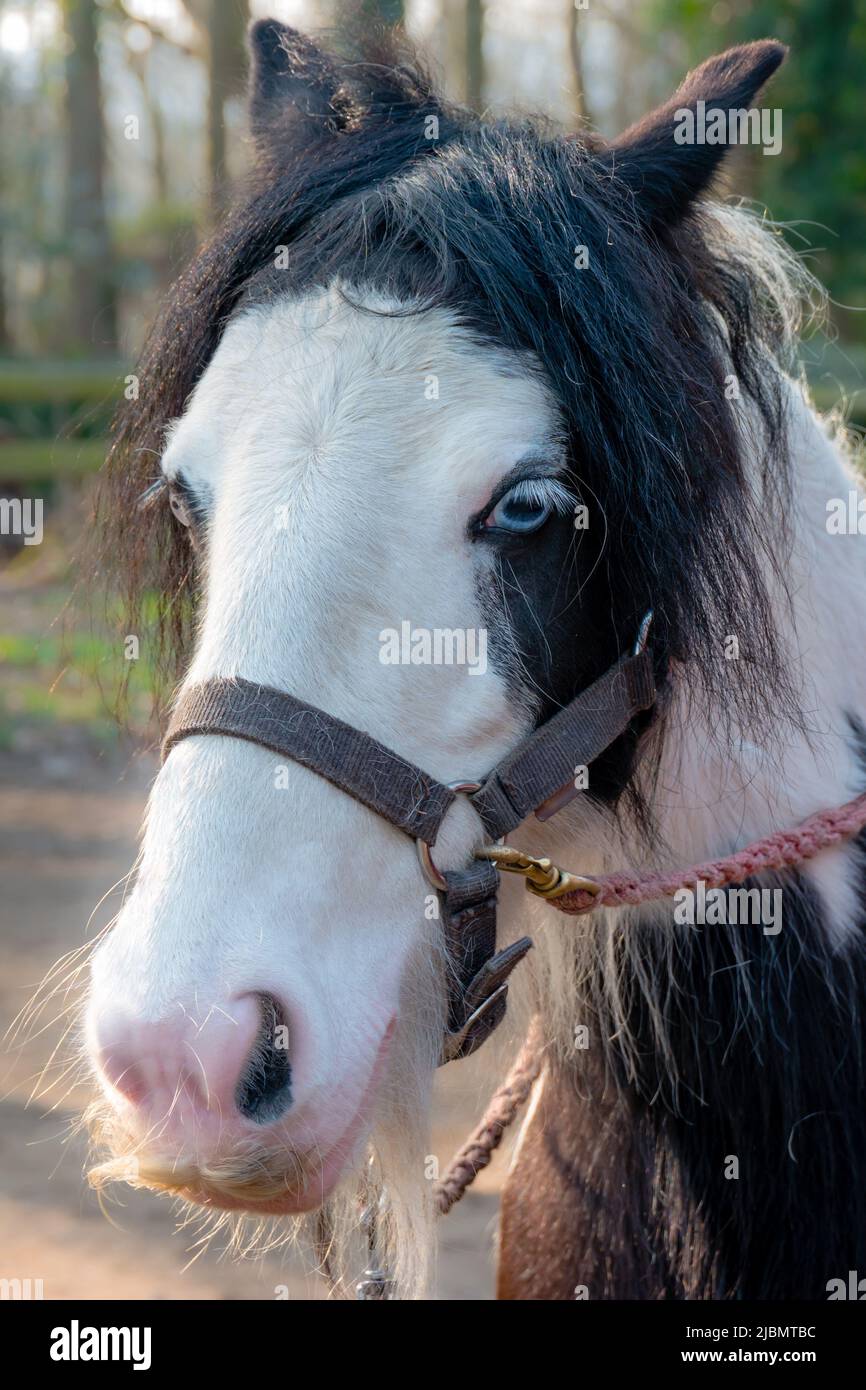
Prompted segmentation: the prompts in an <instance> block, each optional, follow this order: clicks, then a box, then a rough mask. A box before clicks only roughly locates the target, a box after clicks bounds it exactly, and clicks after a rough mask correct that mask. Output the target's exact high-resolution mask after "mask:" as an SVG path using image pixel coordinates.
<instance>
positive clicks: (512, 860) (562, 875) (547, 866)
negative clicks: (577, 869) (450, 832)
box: [475, 845, 601, 898]
mask: <svg viewBox="0 0 866 1390" xmlns="http://www.w3.org/2000/svg"><path fill="white" fill-rule="evenodd" d="M475 858H476V859H489V860H490V862H491V864H495V865H496V867H497V869H501V870H502V871H503V872H504V873H508V874H521V875H522V876H523V878H525V879H526V887H527V889H528V891H529V892H530V893H534V894H535V896H536V897H537V898H561V897H563V896H564V895H565V894H566V893H577V892H583V893H591V894H592V895H593V897H595V895H596V893H599V892H600V891H601V884H599V883H597V882H596V880H595V879H594V878H585V877H584V876H583V875H582V874H570V873H569V872H568V871H567V870H566V869H560V868H559V866H558V865H557V864H554V863H552V862H551V860H550V859H548V858H547V857H546V856H545V857H544V858H539V857H537V856H536V855H534V854H525V853H524V851H523V850H522V849H515V848H514V847H513V846H512V845H484V846H483V847H482V848H481V849H479V850H476V852H475Z"/></svg>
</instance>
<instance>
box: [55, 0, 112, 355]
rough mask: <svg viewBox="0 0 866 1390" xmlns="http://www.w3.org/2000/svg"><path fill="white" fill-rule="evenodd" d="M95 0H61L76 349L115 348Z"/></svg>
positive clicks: (68, 226)
mask: <svg viewBox="0 0 866 1390" xmlns="http://www.w3.org/2000/svg"><path fill="white" fill-rule="evenodd" d="M98 13H99V11H98V6H97V5H96V4H95V0H64V4H63V16H64V25H65V29H66V38H67V44H68V51H67V56H66V236H67V241H68V246H69V256H70V259H71V261H72V266H73V281H72V298H71V306H70V331H71V334H72V337H73V340H74V343H75V345H76V346H77V347H82V348H84V349H89V350H91V351H92V350H93V349H94V348H96V349H98V350H99V351H102V352H105V351H113V350H114V349H115V348H116V346H117V297H116V284H115V276H114V266H113V258H112V248H111V239H110V236H109V231H108V218H107V216H106V209H105V129H104V126H103V116H102V90H101V83H100V72H99V52H98Z"/></svg>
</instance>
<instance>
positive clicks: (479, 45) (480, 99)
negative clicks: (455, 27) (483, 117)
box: [466, 0, 484, 111]
mask: <svg viewBox="0 0 866 1390" xmlns="http://www.w3.org/2000/svg"><path fill="white" fill-rule="evenodd" d="M466 104H467V106H471V107H472V109H473V111H480V110H481V108H482V106H483V104H484V0H466Z"/></svg>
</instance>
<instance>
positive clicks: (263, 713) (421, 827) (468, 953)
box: [162, 614, 656, 1063]
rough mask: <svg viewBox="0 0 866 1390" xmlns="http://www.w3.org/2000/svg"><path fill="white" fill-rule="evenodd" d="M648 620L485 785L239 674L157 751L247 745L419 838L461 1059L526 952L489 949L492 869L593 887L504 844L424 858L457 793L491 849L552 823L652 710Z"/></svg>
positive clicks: (177, 721) (212, 687) (535, 886)
mask: <svg viewBox="0 0 866 1390" xmlns="http://www.w3.org/2000/svg"><path fill="white" fill-rule="evenodd" d="M650 617H651V615H650V614H648V615H647V617H646V618H645V619H644V621H643V623H642V624H641V630H640V635H639V637H638V641H637V644H636V646H635V649H634V651H633V653H632V654H631V655H630V656H626V657H622V658H620V660H619V661H617V662H616V663H615V664H614V665H613V666H611V667H610V669H609V670H608V671H606V672H605V673H604V675H602V676H600V677H599V678H598V680H596V681H594V682H593V684H592V685H590V686H589V687H588V688H587V689H586V690H584V691H582V692H581V694H579V695H578V696H577V697H576V698H575V699H574V700H572V701H571V703H570V704H569V705H566V706H565V708H564V709H561V710H559V711H557V713H556V714H554V715H553V716H552V718H550V719H549V720H547V722H546V723H544V724H542V725H541V726H540V727H539V728H537V729H535V730H534V732H533V733H531V734H530V735H529V737H528V738H526V739H525V740H524V741H523V742H522V743H520V744H519V745H518V747H517V748H516V749H514V751H513V752H511V753H510V754H508V755H507V756H506V757H505V758H504V759H503V760H502V762H500V763H498V764H497V766H496V767H495V768H494V769H493V770H492V771H491V772H490V773H489V774H488V775H487V777H486V778H485V779H484V781H483V782H481V783H478V782H455V783H452V784H451V785H449V786H446V785H445V784H444V783H442V782H438V781H437V780H436V779H435V778H434V777H431V776H429V775H428V774H427V773H426V772H424V771H422V769H421V768H419V767H416V766H415V764H414V763H411V762H409V761H407V759H405V758H403V757H401V756H400V754H399V753H395V752H394V751H393V750H392V749H390V748H386V747H385V745H384V744H382V743H379V742H378V740H377V739H375V738H373V737H372V736H371V735H370V734H368V733H364V732H363V731H362V730H360V729H355V728H353V727H352V726H351V725H350V724H345V723H343V721H342V720H341V719H337V718H335V716H334V715H332V714H327V713H326V712H325V711H324V710H320V709H317V708H316V706H315V705H309V704H307V703H306V702H305V701H304V700H299V699H298V698H297V697H296V696H295V695H290V694H288V693H286V692H284V691H280V690H273V689H271V688H270V687H269V686H262V685H255V684H253V683H252V682H250V681H247V680H244V679H243V678H242V677H240V676H235V677H231V678H227V677H215V678H213V679H211V680H206V681H202V682H201V683H200V684H197V685H193V686H190V687H189V688H188V689H187V690H185V691H184V692H183V693H182V694H181V696H180V699H179V701H178V703H177V705H176V707H175V709H174V712H173V714H172V717H171V722H170V724H169V728H168V732H167V734H166V737H165V741H164V743H163V748H162V754H163V760H165V758H167V757H168V755H169V753H170V752H171V750H172V748H174V746H175V744H177V743H179V742H180V740H181V739H184V738H189V737H190V736H191V735H193V734H196V735H197V734H222V735H227V736H228V737H231V738H240V739H246V740H247V742H249V743H257V744H258V745H259V746H260V747H262V748H268V749H270V750H271V751H272V752H274V753H279V754H280V755H282V756H284V757H287V758H291V759H293V761H295V762H297V763H300V764H301V766H302V767H306V768H308V769H309V770H310V771H311V772H316V773H318V774H319V776H321V777H324V778H326V780H327V781H329V782H331V783H333V785H334V786H336V787H339V788H340V790H341V791H344V792H347V793H348V794H349V795H350V796H352V797H354V798H355V800H356V801H360V802H361V803H362V804H363V805H364V806H367V807H369V809H370V810H371V811H375V812H376V814H377V815H379V816H382V817H383V818H384V819H385V820H387V821H390V823H391V825H393V826H395V827H396V828H397V829H398V830H402V831H403V833H404V834H405V835H408V836H409V837H410V838H411V839H414V840H415V841H416V843H417V845H418V851H419V855H420V858H421V864H422V867H423V869H424V872H425V874H426V876H427V878H428V880H429V881H430V882H431V883H432V885H433V886H434V887H435V888H436V889H437V891H438V892H439V895H440V904H441V911H442V916H443V929H444V934H445V950H446V956H447V960H448V965H449V1003H448V1023H447V1027H446V1032H445V1039H444V1045H443V1049H442V1058H441V1061H442V1063H445V1062H450V1061H454V1060H455V1059H457V1058H459V1057H468V1056H469V1055H470V1053H472V1052H474V1051H475V1050H476V1048H478V1047H480V1046H481V1044H482V1043H483V1042H484V1041H485V1039H486V1038H488V1037H489V1036H490V1034H491V1033H492V1032H493V1030H494V1028H496V1027H497V1025H498V1024H499V1023H500V1022H501V1021H502V1019H503V1017H504V1015H505V1007H506V997H507V994H508V984H507V980H508V976H509V975H510V974H511V972H512V970H513V969H514V967H515V965H517V963H518V961H520V960H522V959H523V957H524V956H525V955H526V953H527V951H528V950H529V949H530V947H531V946H532V941H531V940H530V938H529V937H528V936H523V937H521V938H520V939H519V940H518V941H515V942H513V943H512V944H511V945H510V946H506V947H505V948H504V949H503V950H501V951H497V950H496V895H497V890H498V887H499V870H500V869H504V870H507V871H509V872H516V873H519V874H522V875H523V876H524V877H525V879H526V884H527V887H528V888H529V889H530V891H532V892H534V893H536V894H538V895H539V896H541V897H549V898H554V897H559V896H561V895H563V894H566V893H572V892H576V891H579V890H582V891H584V892H590V893H591V892H592V891H593V889H594V883H593V880H591V879H584V878H580V877H579V876H577V875H573V874H566V873H564V872H563V871H562V870H560V869H557V868H555V866H553V865H552V864H551V863H550V861H549V860H547V859H536V858H534V857H533V856H531V855H526V854H523V853H522V852H521V851H519V850H515V849H512V848H511V847H510V846H507V845H499V844H491V845H487V846H485V847H484V848H483V849H481V850H480V851H478V854H477V855H476V858H475V860H474V861H473V863H472V864H470V866H469V867H468V868H465V869H450V870H446V871H444V872H441V873H440V871H439V870H438V869H437V868H436V866H435V864H434V862H433V857H432V853H431V850H432V848H433V846H434V845H435V843H436V837H437V835H438V833H439V829H440V827H441V825H442V822H443V820H444V819H445V816H446V815H447V813H448V810H449V808H450V807H451V805H452V803H453V802H454V800H455V798H456V796H457V795H459V794H465V795H467V797H468V799H469V802H470V804H471V805H472V806H473V807H474V808H475V810H476V811H477V813H478V815H479V817H480V819H481V823H482V825H483V826H484V829H485V831H486V832H487V834H488V835H489V836H490V838H491V840H500V839H501V838H502V836H503V835H507V834H508V833H509V832H510V831H512V830H514V829H515V828H516V827H517V826H518V825H520V824H521V822H522V821H524V820H525V819H526V818H527V816H529V815H530V814H531V813H533V812H534V814H535V815H536V817H537V818H538V819H539V820H548V819H549V818H550V817H551V816H552V815H555V813H556V812H557V811H559V810H561V809H562V807H563V806H566V805H567V804H568V803H569V802H570V801H571V800H572V799H573V798H574V797H575V796H576V795H577V794H578V791H579V790H580V788H579V787H578V786H577V785H576V781H575V769H576V768H577V767H588V766H589V764H590V763H592V762H593V761H594V760H595V759H596V758H597V757H598V756H599V755H600V754H601V753H603V752H604V751H605V749H607V748H609V747H610V745H611V744H612V743H613V742H614V741H615V739H617V738H618V737H619V736H620V735H621V734H623V733H624V732H625V730H626V729H627V728H628V726H629V724H630V723H631V721H632V720H633V719H634V718H635V716H636V715H638V714H639V713H641V711H643V710H647V709H649V708H650V707H651V706H652V705H653V704H654V702H655V698H656V690H655V680H654V677H653V668H652V660H651V657H650V654H649V651H648V649H647V646H646V637H647V632H648V629H649V619H650Z"/></svg>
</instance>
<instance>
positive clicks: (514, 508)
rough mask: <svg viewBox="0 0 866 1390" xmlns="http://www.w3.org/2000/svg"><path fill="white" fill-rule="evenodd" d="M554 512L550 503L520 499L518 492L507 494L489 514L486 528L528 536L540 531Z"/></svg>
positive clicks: (485, 519)
mask: <svg viewBox="0 0 866 1390" xmlns="http://www.w3.org/2000/svg"><path fill="white" fill-rule="evenodd" d="M552 511H553V505H552V503H550V502H543V501H539V500H537V499H533V498H529V497H520V496H519V495H518V494H517V492H516V491H515V492H507V493H506V494H505V496H504V497H502V498H500V500H499V501H498V502H497V503H496V506H495V507H494V508H493V511H492V512H488V514H487V516H486V517H485V518H484V526H485V528H486V529H487V530H488V531H490V530H496V531H511V532H512V533H515V534H521V535H528V534H529V533H530V532H531V531H538V530H540V529H541V527H542V526H543V525H544V523H545V522H546V521H547V520H549V518H550V515H551V513H552Z"/></svg>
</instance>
